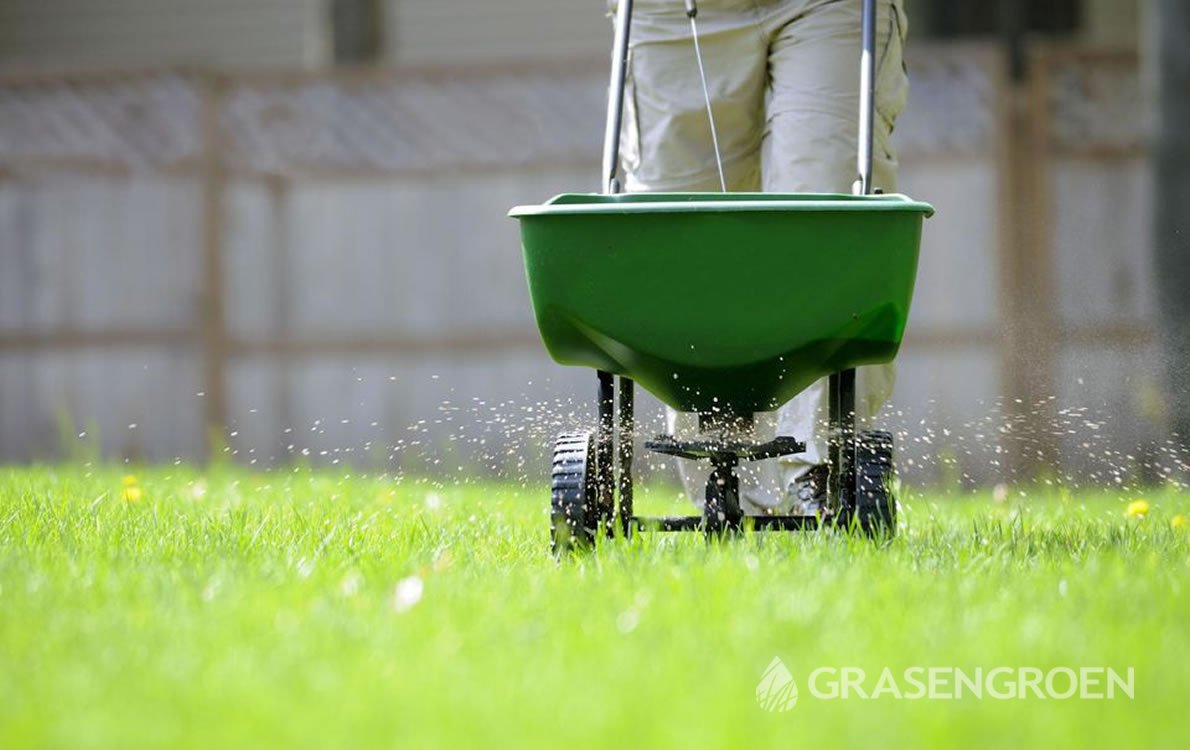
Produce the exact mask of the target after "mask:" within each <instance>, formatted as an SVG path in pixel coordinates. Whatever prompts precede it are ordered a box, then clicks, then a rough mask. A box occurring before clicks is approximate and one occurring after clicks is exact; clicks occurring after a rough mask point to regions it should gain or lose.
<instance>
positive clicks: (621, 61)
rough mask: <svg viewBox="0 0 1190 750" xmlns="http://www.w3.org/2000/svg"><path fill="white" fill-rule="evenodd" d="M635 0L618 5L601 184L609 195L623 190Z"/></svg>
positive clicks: (621, 2) (604, 135) (604, 134)
mask: <svg viewBox="0 0 1190 750" xmlns="http://www.w3.org/2000/svg"><path fill="white" fill-rule="evenodd" d="M631 26H632V0H620V3H619V5H618V6H617V7H616V35H615V39H614V41H613V42H612V75H611V82H610V83H609V84H608V96H607V123H606V126H605V128H604V130H603V175H602V176H601V177H600V178H599V181H600V183H602V184H601V185H600V186H599V187H600V189H601V190H602V191H603V192H604V194H606V195H612V194H614V193H618V192H620V189H621V185H620V178H619V174H618V173H619V170H620V126H621V124H622V123H623V121H624V79H625V77H626V76H627V74H628V32H629V29H630V28H631Z"/></svg>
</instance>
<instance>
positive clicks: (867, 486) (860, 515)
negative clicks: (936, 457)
mask: <svg viewBox="0 0 1190 750" xmlns="http://www.w3.org/2000/svg"><path fill="white" fill-rule="evenodd" d="M856 438H857V441H856V457H857V459H858V460H857V462H856V472H857V474H858V480H859V481H858V484H859V488H858V490H859V491H858V492H857V497H856V499H855V525H856V526H858V527H859V529H860V530H861V531H862V532H863V533H864V534H865V535H867V536H869V537H872V538H891V537H893V536H896V533H897V500H896V498H895V497H893V492H892V482H893V478H894V476H895V471H896V470H895V468H894V466H893V436H892V433H891V432H887V431H885V430H865V431H863V432H861V433H859V435H857V436H856Z"/></svg>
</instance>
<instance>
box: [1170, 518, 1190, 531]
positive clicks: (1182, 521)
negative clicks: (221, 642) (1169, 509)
mask: <svg viewBox="0 0 1190 750" xmlns="http://www.w3.org/2000/svg"><path fill="white" fill-rule="evenodd" d="M1187 524H1190V518H1186V517H1185V516H1174V517H1173V518H1172V519H1170V521H1169V525H1170V526H1171V527H1172V528H1175V529H1183V528H1185V527H1186V525H1187Z"/></svg>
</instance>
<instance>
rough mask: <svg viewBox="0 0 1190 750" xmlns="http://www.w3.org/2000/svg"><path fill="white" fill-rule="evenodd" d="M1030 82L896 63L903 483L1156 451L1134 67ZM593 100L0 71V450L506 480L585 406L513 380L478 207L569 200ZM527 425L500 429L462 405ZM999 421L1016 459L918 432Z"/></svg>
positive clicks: (557, 384) (438, 81)
mask: <svg viewBox="0 0 1190 750" xmlns="http://www.w3.org/2000/svg"><path fill="white" fill-rule="evenodd" d="M1033 60H1034V65H1032V66H1031V71H1032V73H1031V76H1030V78H1029V80H1028V81H1027V82H1026V83H1025V84H1023V85H1015V86H1014V85H1009V83H1008V82H1007V81H1006V79H1005V78H1004V76H1003V75H1002V71H1003V69H1004V67H1005V66H1004V64H1003V62H1002V60H1001V59H1000V57H999V55H998V54H997V51H996V50H995V49H994V48H990V47H984V46H978V45H976V46H942V47H928V46H925V45H922V46H919V47H916V48H915V49H914V55H913V59H912V61H911V79H912V94H911V100H910V105H909V108H908V109H907V111H906V114H905V115H904V116H903V118H902V123H901V124H900V125H899V127H898V132H897V134H896V136H895V137H896V142H897V144H898V148H899V150H900V153H901V159H902V163H903V167H902V185H901V187H902V189H903V190H905V191H906V192H909V193H911V194H913V195H915V197H921V198H924V199H926V200H931V201H933V202H935V203H936V205H937V206H938V208H939V214H938V216H937V217H936V218H935V219H932V220H931V223H930V224H929V225H928V229H927V235H926V241H925V245H924V248H923V260H922V266H921V269H922V270H921V275H920V278H919V291H918V295H917V298H916V300H915V303H914V304H915V308H914V311H913V317H912V321H911V326H910V333H909V334H908V337H907V339H906V342H905V347H904V350H903V355H902V358H901V360H900V366H901V378H900V384H899V386H898V392H897V396H896V399H895V405H894V408H893V416H892V417H891V418H892V419H893V420H894V421H898V420H899V421H900V422H901V423H902V424H903V425H904V426H905V427H906V428H907V429H908V428H909V427H910V426H912V425H915V424H917V423H919V422H921V421H923V420H925V421H926V422H927V423H928V425H929V429H930V433H929V434H936V435H937V436H938V440H927V441H926V442H923V441H922V440H921V435H920V434H917V435H916V437H913V438H910V440H908V441H907V442H906V445H905V449H904V455H905V456H906V457H907V458H908V459H909V460H910V461H913V462H914V463H915V464H917V465H921V466H923V467H925V468H923V469H922V470H921V473H922V474H923V475H929V474H936V473H937V471H938V469H937V460H936V459H937V455H938V453H939V452H943V453H945V452H947V451H949V452H950V453H951V454H954V453H955V451H957V450H960V449H961V455H959V458H958V459H956V462H957V465H958V466H960V468H961V470H962V472H963V473H964V474H966V475H967V476H969V477H970V478H971V479H972V480H979V479H986V478H991V477H993V476H997V475H999V473H1000V472H1001V471H1004V470H1007V468H1013V469H1019V468H1028V467H1029V465H1030V463H1031V462H1032V461H1035V460H1037V459H1047V460H1048V459H1050V458H1052V457H1055V456H1056V457H1059V458H1060V459H1062V460H1063V461H1065V462H1066V463H1067V464H1068V465H1078V464H1079V463H1080V461H1083V460H1084V459H1086V455H1085V454H1086V452H1087V451H1086V450H1084V449H1081V448H1079V447H1078V446H1077V445H1072V444H1071V441H1070V440H1069V439H1067V438H1066V436H1064V435H1063V434H1062V430H1061V429H1060V428H1058V427H1057V426H1056V425H1059V424H1061V423H1063V420H1064V419H1065V416H1064V415H1066V414H1068V413H1072V412H1069V409H1070V407H1071V405H1072V404H1073V405H1075V409H1076V411H1077V409H1082V408H1085V409H1088V410H1093V409H1101V410H1102V415H1103V419H1102V420H1101V421H1102V422H1103V423H1104V424H1105V425H1106V427H1105V430H1107V431H1108V432H1111V434H1112V435H1113V436H1115V435H1119V436H1121V437H1120V438H1119V439H1122V440H1125V441H1130V443H1131V444H1140V443H1144V442H1146V441H1150V442H1151V441H1152V440H1153V439H1154V438H1155V436H1156V435H1158V434H1159V431H1160V428H1161V425H1160V416H1159V411H1160V409H1159V406H1158V407H1156V413H1152V414H1151V413H1150V412H1153V411H1154V408H1155V407H1153V405H1152V403H1151V402H1152V401H1153V399H1158V401H1159V393H1158V390H1159V389H1156V390H1155V385H1153V384H1151V383H1149V382H1148V380H1146V378H1148V379H1149V380H1151V379H1152V378H1150V377H1149V373H1150V371H1151V373H1152V376H1153V377H1156V372H1157V371H1156V367H1155V365H1154V366H1152V367H1150V366H1149V365H1150V364H1151V362H1152V361H1153V360H1154V359H1155V357H1156V352H1155V344H1154V340H1153V336H1152V332H1151V327H1152V321H1153V319H1154V314H1153V310H1152V309H1151V305H1152V293H1151V285H1152V282H1151V279H1150V278H1149V276H1147V275H1146V274H1148V273H1149V264H1150V263H1151V251H1150V249H1149V243H1148V242H1147V238H1146V232H1147V226H1148V224H1147V211H1148V203H1147V197H1146V192H1145V191H1146V189H1147V187H1146V185H1147V183H1146V175H1147V166H1146V164H1145V157H1144V138H1143V136H1142V127H1141V126H1142V123H1141V121H1140V118H1138V117H1137V112H1139V111H1140V108H1139V107H1137V106H1135V105H1136V102H1137V100H1138V98H1139V86H1138V82H1137V80H1136V79H1137V70H1136V68H1137V65H1136V61H1135V60H1134V59H1133V58H1131V57H1128V56H1117V55H1101V54H1097V53H1093V52H1086V51H1082V50H1077V49H1068V48H1062V49H1057V48H1053V49H1051V48H1046V49H1039V50H1037V51H1036V52H1035V54H1034V55H1033ZM605 84H606V81H605V72H604V62H603V61H599V60H596V61H590V62H584V63H575V64H573V65H570V66H562V67H559V66H551V67H549V68H545V67H525V66H521V67H516V66H505V67H498V68H488V69H463V68H435V69H419V70H391V69H383V70H381V69H377V70H364V71H353V72H337V71H336V72H312V73H294V74H270V75H243V74H227V73H216V72H210V71H199V70H168V71H144V72H96V73H77V74H71V73H54V74H9V75H0V458H4V459H17V460H24V459H30V458H37V457H43V456H52V455H56V454H58V453H60V452H61V451H62V450H63V449H68V448H69V442H70V439H71V438H70V436H71V435H73V436H76V437H77V435H78V433H80V432H86V431H87V425H88V424H91V425H93V426H94V427H93V429H96V431H98V432H101V433H102V434H103V446H104V450H105V451H106V452H108V453H109V454H112V455H129V454H131V455H135V456H139V457H145V458H150V459H157V460H161V459H168V458H171V457H174V456H178V457H185V458H190V457H197V456H201V455H202V454H203V451H204V450H205V446H206V445H208V442H207V439H206V435H207V430H209V429H210V428H215V429H218V430H221V431H222V432H223V434H224V435H225V437H226V439H227V440H228V441H229V442H230V443H231V445H232V447H233V449H234V450H236V451H237V453H238V455H240V456H241V457H243V458H245V459H246V460H249V461H253V460H256V461H260V460H263V461H270V462H271V461H277V460H283V459H285V458H287V457H290V456H293V455H308V456H312V457H314V458H319V457H321V458H324V459H327V460H336V459H342V458H351V459H356V458H359V456H360V454H367V456H369V457H370V460H372V459H375V460H381V461H388V460H390V457H391V456H396V457H397V458H394V459H392V460H397V461H399V460H400V456H401V455H403V454H402V451H401V450H400V449H402V448H407V447H408V445H409V444H410V443H420V444H422V446H423V447H425V446H427V445H432V446H433V449H432V450H430V449H427V450H426V452H425V453H426V455H429V454H430V453H433V452H435V451H440V450H441V451H446V453H449V454H450V455H451V456H454V457H458V458H459V460H460V461H468V460H470V461H473V462H476V463H477V465H487V464H490V463H491V462H492V460H493V457H496V458H497V459H498V460H497V463H500V464H501V465H502V466H505V467H507V466H512V467H517V466H522V465H523V464H524V461H525V460H526V458H525V454H529V460H531V461H532V460H533V459H534V458H535V457H536V456H537V453H539V447H538V446H537V445H536V444H535V443H534V441H537V439H538V433H544V432H546V431H547V427H550V426H552V425H553V424H554V423H557V422H564V421H566V420H570V419H573V418H574V414H577V413H582V412H583V410H584V409H585V408H586V401H587V400H589V399H587V398H586V397H587V396H588V395H589V394H588V391H589V390H590V383H588V381H587V374H586V373H583V372H581V371H573V370H563V369H561V368H557V367H555V366H553V365H552V364H550V363H548V361H547V360H546V359H545V357H544V356H543V354H542V352H541V350H540V344H539V343H538V340H537V337H536V333H535V330H534V327H533V323H532V318H531V315H530V312H529V308H528V304H527V300H526V297H525V292H524V284H523V280H522V276H521V273H522V272H521V269H520V260H519V254H518V253H517V241H516V232H515V226H513V225H512V222H510V221H508V220H506V219H504V217H503V214H504V211H505V210H506V209H507V208H508V207H509V206H511V205H513V204H515V203H518V202H530V201H533V202H535V201H539V200H541V199H543V198H545V197H547V196H548V195H550V194H552V193H554V192H560V191H562V190H565V189H591V188H594V187H595V183H596V179H595V175H596V174H597V166H596V165H597V157H598V151H599V145H600V144H599V141H600V134H601V122H602V120H601V113H602V109H603V106H604V104H603V97H604V91H603V87H604V86H605ZM146 373H147V374H146ZM361 373H363V374H361ZM1130 379H1131V380H1130ZM1139 381H1143V382H1139ZM530 383H532V385H530ZM394 384H395V385H394ZM1138 389H1139V392H1141V393H1142V395H1141V396H1139V397H1138V396H1137V395H1136V393H1135V392H1136V391H1138ZM1146 389H1147V390H1146ZM1145 394H1147V395H1145ZM541 401H544V402H547V403H549V404H552V405H553V406H552V407H551V408H549V409H546V407H543V406H538V407H537V408H538V413H540V412H541V411H543V410H547V411H549V412H550V413H551V415H552V416H551V419H549V420H546V422H547V423H548V424H547V425H545V426H543V427H541V429H534V430H529V431H523V430H521V429H520V428H516V427H514V426H512V425H509V424H508V422H507V420H506V419H504V418H503V417H502V416H501V415H500V414H498V413H497V412H496V411H493V407H492V405H503V408H504V409H505V410H507V411H510V413H512V414H518V415H521V416H526V415H527V414H530V413H531V412H532V409H533V408H534V406H533V405H534V404H535V403H538V402H541ZM476 402H480V404H481V405H480V406H476ZM1084 402H1086V403H1084ZM444 404H445V406H444ZM460 404H464V405H465V406H460ZM571 404H573V406H571ZM1038 405H1040V408H1038ZM651 408H652V411H650V412H649V413H650V414H653V415H655V414H656V408H655V405H653V407H651ZM526 410H528V411H526ZM1077 413H1079V414H1083V413H1084V412H1081V411H1077ZM443 414H447V415H454V416H449V417H443ZM993 414H994V415H995V416H994V417H990V416H989V415H993ZM465 415H470V418H471V419H472V421H473V422H477V423H482V427H480V428H479V429H478V433H476V434H478V435H479V436H478V437H477V436H476V434H472V435H468V436H467V438H466V439H465V440H461V439H460V434H461V432H465V431H466V427H465V426H464V425H463V422H465V421H466V420H465ZM1080 418H1081V417H1080ZM996 421H999V422H1000V423H1001V424H1002V425H1003V424H1007V425H1009V426H1010V432H1011V431H1016V433H1017V434H1019V435H1021V436H1024V437H1023V439H1020V440H1015V441H1014V440H1006V439H1004V437H1003V436H1004V433H1003V431H1002V430H1000V431H997V430H993V431H995V432H996V433H997V439H996V440H984V441H982V442H980V443H979V444H978V446H977V447H976V448H973V449H972V448H969V447H967V446H969V445H970V443H968V444H967V446H963V445H960V444H956V443H953V441H951V444H950V445H949V447H948V446H947V444H946V443H947V441H946V440H944V439H942V437H941V436H942V435H943V433H944V432H953V431H961V430H964V429H966V430H968V431H970V430H983V429H985V428H984V427H983V426H979V425H983V424H984V423H985V422H987V423H988V424H991V423H992V422H996ZM435 422H437V423H438V424H437V425H435ZM419 423H422V428H418V427H417V426H418V425H419ZM133 424H135V425H136V426H135V427H129V425H133ZM411 425H412V426H413V427H414V429H413V430H412V433H411V432H410V426H411ZM972 425H976V426H974V427H972ZM472 432H473V433H475V432H476V430H475V428H472ZM917 432H918V433H920V432H921V430H917ZM411 434H412V435H414V436H415V437H410V435H411ZM911 434H914V433H912V432H911ZM1104 434H1107V433H1106V432H1105V433H1104ZM422 438H424V440H423V439H422ZM1114 439H1116V438H1114V437H1113V440H1114ZM64 443H66V445H64ZM530 443H533V444H530ZM460 444H465V445H464V447H463V448H462V449H460V448H459V446H460ZM344 454H349V455H344ZM1001 454H1004V455H1005V456H1006V457H1007V458H1005V460H1003V461H1002V460H1001V459H1000V456H1001ZM1010 464H1011V466H1010ZM912 471H913V470H912V469H910V473H912Z"/></svg>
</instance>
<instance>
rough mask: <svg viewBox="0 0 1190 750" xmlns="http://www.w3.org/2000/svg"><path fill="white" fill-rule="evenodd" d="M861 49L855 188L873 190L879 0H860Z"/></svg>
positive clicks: (860, 190) (861, 193)
mask: <svg viewBox="0 0 1190 750" xmlns="http://www.w3.org/2000/svg"><path fill="white" fill-rule="evenodd" d="M860 2H862V3H863V11H862V14H861V20H860V37H861V39H860V42H861V47H862V49H861V51H860V58H859V154H858V156H857V159H856V166H857V167H858V172H859V179H858V180H857V181H856V183H855V186H854V188H853V192H855V193H857V194H859V195H868V194H869V193H871V192H872V126H873V122H874V119H875V117H874V110H875V107H876V0H860Z"/></svg>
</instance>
